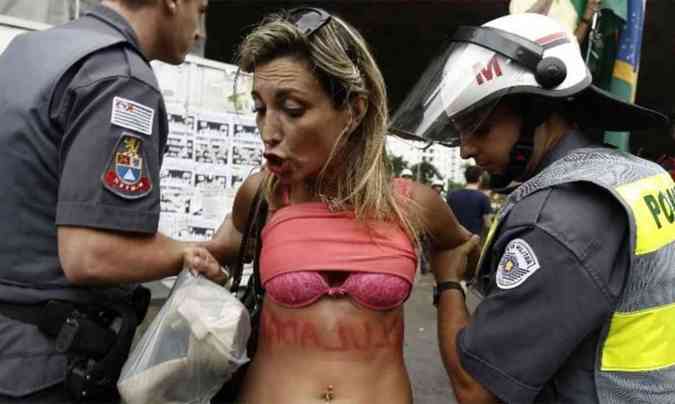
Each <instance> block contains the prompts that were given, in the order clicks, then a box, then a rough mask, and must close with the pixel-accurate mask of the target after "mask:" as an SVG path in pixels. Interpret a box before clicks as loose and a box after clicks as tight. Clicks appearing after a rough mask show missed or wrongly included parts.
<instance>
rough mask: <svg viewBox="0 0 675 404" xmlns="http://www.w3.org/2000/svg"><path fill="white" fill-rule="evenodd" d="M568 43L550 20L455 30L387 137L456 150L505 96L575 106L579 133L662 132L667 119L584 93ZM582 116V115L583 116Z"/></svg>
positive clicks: (517, 17) (521, 19) (596, 92)
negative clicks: (658, 129) (462, 138)
mask: <svg viewBox="0 0 675 404" xmlns="http://www.w3.org/2000/svg"><path fill="white" fill-rule="evenodd" d="M591 82H592V77H591V74H590V72H589V70H588V68H587V67H586V64H585V63H584V60H583V58H582V56H581V52H580V49H579V45H578V43H577V40H576V38H575V37H574V36H573V35H572V33H571V32H569V30H568V29H566V28H565V27H563V26H562V25H560V24H559V23H558V22H557V21H556V20H554V19H552V18H550V17H546V16H543V15H540V14H514V15H508V16H505V17H501V18H498V19H495V20H493V21H490V22H488V23H486V24H484V25H483V26H481V27H460V28H459V29H458V31H457V32H456V33H455V35H454V36H453V37H452V38H451V40H450V44H449V46H448V47H447V48H446V50H445V51H444V52H443V53H442V54H441V55H440V57H438V58H436V59H435V60H434V61H433V62H432V64H431V66H430V67H429V68H428V69H427V71H426V72H425V73H424V75H423V76H422V78H421V79H420V81H419V82H418V84H417V85H416V86H415V88H414V89H413V91H412V92H411V93H410V94H409V96H408V97H407V99H406V100H405V101H404V103H403V104H402V105H401V107H400V108H399V110H398V111H397V112H396V114H395V115H394V117H393V120H392V125H391V127H390V129H391V131H392V132H393V133H394V134H400V135H402V136H404V137H417V138H424V139H426V140H432V141H439V142H442V143H444V144H448V145H457V143H458V142H457V141H458V136H459V132H463V133H467V134H468V133H472V132H473V131H474V130H475V129H477V128H478V126H479V125H480V124H481V122H482V121H483V120H484V119H485V118H487V117H488V116H489V115H490V113H491V112H492V111H493V109H494V107H495V106H496V105H497V103H498V102H499V100H500V99H501V98H502V97H503V96H505V95H509V94H534V95H539V96H542V97H545V98H550V99H566V100H572V99H576V100H581V101H582V102H583V104H584V105H585V107H584V108H578V109H579V110H580V111H585V113H586V114H587V115H588V116H587V117H583V116H582V117H580V119H584V118H588V121H589V122H586V123H587V125H585V126H586V127H595V128H602V129H610V130H627V129H638V128H646V127H653V126H660V125H665V124H666V123H667V119H666V118H665V117H664V116H662V115H660V114H658V113H656V112H654V111H651V110H648V109H645V108H642V107H638V106H636V105H634V104H627V103H625V102H623V101H620V100H618V99H616V98H613V97H612V96H611V95H610V94H608V93H606V92H604V91H602V90H600V89H598V88H597V87H595V86H593V85H591ZM589 108H590V109H589Z"/></svg>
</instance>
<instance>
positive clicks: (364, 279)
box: [214, 8, 471, 404]
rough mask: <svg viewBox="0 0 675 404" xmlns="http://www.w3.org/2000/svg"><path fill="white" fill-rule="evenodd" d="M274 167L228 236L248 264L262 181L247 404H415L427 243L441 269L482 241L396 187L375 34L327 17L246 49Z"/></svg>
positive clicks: (229, 225)
mask: <svg viewBox="0 0 675 404" xmlns="http://www.w3.org/2000/svg"><path fill="white" fill-rule="evenodd" d="M240 67H241V69H242V70H243V71H245V72H250V73H252V74H253V77H254V85H253V91H252V96H253V99H254V101H255V112H256V116H257V125H258V128H259V130H260V135H261V137H262V140H263V142H264V144H265V153H264V156H265V159H266V168H265V170H264V172H262V173H259V174H256V175H253V176H251V177H249V178H248V179H247V180H246V181H245V182H244V184H243V185H242V187H241V188H240V190H239V192H238V194H237V196H236V199H235V203H234V208H233V212H232V218H231V220H227V221H226V222H225V223H224V224H223V226H222V227H221V228H220V229H219V231H218V233H217V235H216V238H215V240H214V242H216V243H219V247H220V250H219V254H218V255H219V257H218V258H219V260H220V261H221V262H222V263H228V262H230V261H231V260H232V258H233V257H234V255H236V252H237V249H238V247H239V241H240V239H241V233H242V230H243V228H244V225H245V224H244V223H245V221H246V218H247V215H248V212H249V210H250V209H251V204H252V200H253V197H254V195H255V193H256V191H257V190H258V188H259V186H260V185H261V184H262V186H263V189H264V197H265V199H266V201H267V203H268V205H269V214H268V217H267V218H266V224H265V227H264V229H263V232H262V237H261V240H262V250H261V257H260V275H261V281H262V284H263V286H264V288H265V298H264V304H263V308H262V314H261V332H260V336H259V340H258V351H257V353H256V355H255V357H254V359H253V362H252V364H251V366H250V368H249V369H248V371H247V376H246V380H245V382H244V386H243V389H242V394H241V397H240V401H241V402H245V403H250V404H258V403H261V404H263V403H277V404H284V403H287V404H303V403H317V402H335V403H388V404H409V403H411V402H412V391H411V387H410V381H409V378H408V373H407V371H406V368H405V365H404V361H403V350H402V348H403V323H404V322H403V307H402V305H403V303H404V302H405V301H406V299H407V298H408V296H409V295H410V291H411V289H412V285H413V281H414V279H415V271H416V267H417V258H418V257H417V252H418V250H419V248H418V247H419V246H418V240H419V238H420V236H421V235H422V234H428V235H430V237H431V239H432V240H433V247H434V249H433V251H434V253H433V255H434V256H433V257H432V258H435V265H443V256H444V253H445V252H447V251H449V250H450V249H452V248H453V247H455V246H457V245H459V244H461V243H463V242H465V241H467V240H469V239H470V238H471V235H470V233H469V232H468V231H466V230H465V229H464V228H462V227H461V226H460V225H459V224H458V222H457V220H456V219H455V217H454V216H453V214H452V212H451V211H450V210H449V208H448V206H447V205H446V204H445V203H444V202H443V200H442V199H441V198H439V197H438V194H437V193H436V192H434V191H433V190H432V189H430V188H428V187H426V186H423V185H420V184H417V183H413V182H411V181H408V180H401V179H397V180H395V181H394V180H392V177H391V175H390V172H389V171H388V168H387V163H386V159H385V134H386V124H387V120H388V112H387V99H386V92H385V86H384V81H383V79H382V75H381V73H380V70H379V69H378V67H377V65H376V63H375V61H374V59H373V56H372V54H371V53H370V51H369V49H368V46H367V45H366V43H365V41H364V40H363V38H362V37H361V35H360V34H359V33H358V32H357V31H356V30H355V29H354V28H353V27H352V26H351V25H349V24H348V23H346V22H345V21H344V20H342V19H340V18H338V17H336V16H334V15H331V14H328V13H327V12H325V11H323V10H320V9H315V8H302V9H295V10H292V11H290V12H288V13H283V14H276V15H272V16H268V17H267V18H265V19H264V20H263V22H262V23H261V24H260V25H259V26H258V27H257V28H255V29H254V30H253V32H252V33H251V34H249V35H248V36H247V37H246V38H245V39H244V41H243V43H242V44H241V46H240Z"/></svg>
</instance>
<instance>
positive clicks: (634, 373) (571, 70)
mask: <svg viewBox="0 0 675 404" xmlns="http://www.w3.org/2000/svg"><path fill="white" fill-rule="evenodd" d="M666 124H667V119H666V118H665V117H664V116H662V115H660V114H658V113H656V112H654V111H651V110H648V109H645V108H641V107H638V106H636V105H631V104H626V103H623V102H621V101H618V100H616V99H614V98H612V97H611V96H610V95H608V94H606V93H604V92H602V91H601V90H599V89H597V88H595V87H594V86H592V85H591V76H590V73H589V71H588V69H587V68H586V66H585V64H584V61H583V60H582V58H581V56H580V52H579V47H578V45H577V42H576V40H575V39H574V37H573V36H572V35H571V34H570V33H569V32H568V31H566V30H565V29H564V28H562V27H561V26H560V25H559V24H558V23H557V22H556V21H555V20H553V19H551V18H549V17H545V16H541V15H535V14H521V15H510V16H505V17H501V18H498V19H496V20H493V21H491V22H488V23H487V24H485V25H483V26H482V27H463V28H460V29H459V30H458V31H457V33H456V34H455V35H454V37H453V38H452V41H451V42H450V45H449V47H448V49H447V51H446V52H445V53H443V54H442V56H441V57H440V58H439V59H437V60H436V62H435V63H434V65H432V66H431V67H430V69H429V70H428V72H427V73H426V74H425V76H423V78H422V80H421V81H420V84H418V86H417V87H416V88H415V89H414V90H413V92H412V94H411V96H410V97H409V98H408V99H407V101H406V102H405V104H404V105H403V107H402V109H401V110H400V111H399V112H398V114H397V115H396V116H395V117H394V123H393V125H394V128H395V129H396V130H402V131H405V132H407V133H408V134H414V135H418V136H424V137H426V138H428V139H433V140H439V141H442V142H444V143H446V144H456V142H457V140H459V143H460V144H461V154H462V157H463V158H473V159H475V160H476V162H477V163H478V164H479V165H480V166H482V167H483V168H485V169H486V170H487V171H489V172H490V174H492V175H493V176H494V175H497V176H499V177H498V178H499V181H498V183H499V184H498V185H501V186H503V185H506V184H510V183H512V182H513V181H518V182H522V184H521V185H520V186H519V187H518V188H516V189H515V190H514V191H513V192H511V194H510V195H509V197H508V199H507V200H506V203H505V205H504V207H503V208H502V209H501V211H500V213H499V214H498V215H497V218H496V220H495V225H493V227H492V229H491V232H490V235H488V237H487V240H486V246H485V248H484V250H483V251H484V252H483V255H482V257H481V262H480V263H479V267H478V271H477V275H476V277H475V278H474V280H473V282H472V285H471V287H470V290H469V292H468V293H467V295H468V296H467V299H466V301H467V303H465V298H464V291H463V290H462V288H461V286H460V285H459V284H458V283H457V282H458V281H459V280H460V279H461V278H462V276H463V275H464V273H465V270H466V267H467V265H466V261H467V260H466V258H467V257H466V254H468V253H469V252H470V251H472V250H473V249H475V248H476V245H477V241H476V240H475V239H474V240H472V241H471V242H467V243H466V244H465V245H463V246H462V247H461V248H458V249H457V250H456V251H454V252H453V253H452V254H448V255H447V256H445V257H444V258H443V259H439V260H437V261H436V262H434V263H433V270H434V272H435V276H436V280H437V282H438V289H439V291H440V292H439V293H440V302H439V307H438V328H439V340H440V341H439V342H440V347H441V353H442V357H443V361H444V363H445V366H446V369H447V371H448V374H449V376H450V380H451V383H452V385H453V388H454V391H455V394H456V395H457V398H458V401H459V402H461V403H472V404H475V403H496V402H504V403H519V404H522V403H531V402H544V403H603V404H604V403H638V402H639V403H664V404H665V403H673V402H675V338H673V336H674V335H675V329H674V328H673V324H675V321H674V320H675V317H674V316H675V314H674V313H675V312H674V311H673V307H675V292H673V291H674V290H675V186H674V185H673V181H672V179H671V178H670V177H669V176H668V174H667V173H665V172H664V170H663V169H661V168H660V167H659V166H658V165H656V164H654V163H652V162H649V161H646V160H643V159H640V158H637V157H635V156H632V155H630V154H627V153H623V152H620V151H617V150H615V149H612V148H609V147H606V146H603V145H602V144H600V143H599V142H598V141H597V140H598V139H601V138H600V136H598V134H595V133H594V128H600V129H609V130H631V129H639V128H647V127H665V126H666ZM595 132H599V131H595ZM481 299H482V300H481ZM474 302H475V303H477V308H476V309H475V311H474V312H472V314H471V315H469V311H471V310H472V309H471V307H469V308H467V306H472V303H474Z"/></svg>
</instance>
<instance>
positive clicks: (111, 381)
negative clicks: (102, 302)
mask: <svg viewBox="0 0 675 404" xmlns="http://www.w3.org/2000/svg"><path fill="white" fill-rule="evenodd" d="M139 291H140V293H137V294H136V295H138V296H136V295H135V296H134V299H133V303H123V302H111V303H110V307H103V306H99V305H83V304H75V303H72V302H65V301H60V300H50V301H49V302H47V303H45V304H34V305H24V304H12V303H2V302H0V314H3V315H5V316H6V317H8V318H11V319H14V320H17V321H20V322H23V323H28V324H33V325H36V326H37V327H38V328H39V329H40V331H41V332H42V333H43V334H45V335H46V336H48V337H50V338H52V339H55V345H56V350H57V351H58V352H62V353H65V354H66V356H67V359H68V364H67V368H66V375H65V381H64V385H65V387H66V389H67V390H68V392H69V393H70V395H71V396H72V398H73V399H75V400H76V401H85V400H92V399H93V400H96V399H100V398H109V397H111V396H112V395H116V394H117V389H116V383H117V379H118V377H119V374H120V371H121V370H122V366H123V365H124V362H125V361H126V359H127V356H128V355H129V350H130V348H131V342H132V340H133V337H134V333H135V331H136V326H137V325H138V324H139V323H140V321H142V319H143V316H145V311H146V310H147V305H148V303H149V301H150V299H149V296H150V294H149V290H147V289H146V288H139ZM136 297H139V298H136ZM139 314H140V315H139Z"/></svg>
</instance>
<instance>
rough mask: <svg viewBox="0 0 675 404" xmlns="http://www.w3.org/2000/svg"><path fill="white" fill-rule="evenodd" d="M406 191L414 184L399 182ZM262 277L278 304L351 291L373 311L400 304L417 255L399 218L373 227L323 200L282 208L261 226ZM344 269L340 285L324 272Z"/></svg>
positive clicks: (291, 304) (412, 276) (302, 302)
mask: <svg viewBox="0 0 675 404" xmlns="http://www.w3.org/2000/svg"><path fill="white" fill-rule="evenodd" d="M395 185H396V187H397V189H398V190H399V192H400V191H403V192H401V193H403V194H404V195H406V196H407V195H408V194H409V192H406V191H408V189H409V186H410V183H409V182H407V181H405V182H404V181H400V182H398V181H397V182H396V183H395ZM261 237H262V250H261V253H260V268H261V273H260V276H261V281H262V283H263V286H264V287H265V290H266V292H267V295H268V297H269V298H270V299H272V301H274V302H275V303H277V304H280V305H283V306H287V307H304V306H307V305H310V304H312V303H314V302H315V301H317V300H318V299H319V298H321V297H322V296H324V295H329V296H340V295H349V296H350V297H351V298H353V299H354V300H355V301H356V302H357V303H359V304H361V305H363V306H365V307H368V308H371V309H375V310H388V309H391V308H394V307H397V306H399V305H400V304H402V303H403V302H404V301H405V300H406V299H407V298H408V296H409V295H410V290H411V287H412V283H413V281H414V279H415V270H416V266H417V256H416V253H415V249H414V247H413V244H412V242H411V241H410V239H409V237H408V236H407V234H406V233H405V231H404V230H403V229H402V228H401V227H400V226H399V225H398V224H395V223H376V224H374V225H373V227H372V230H370V231H369V230H368V229H367V228H366V227H365V226H364V225H362V224H360V223H357V222H356V220H355V218H354V214H353V213H352V212H331V211H330V210H329V209H328V206H327V205H326V204H325V203H323V202H305V203H300V204H295V205H289V206H285V207H282V208H280V209H278V210H277V211H276V212H275V213H274V214H273V215H272V217H271V218H270V221H269V222H268V223H267V224H266V225H265V228H264V229H263V231H262V235H261ZM326 271H346V272H350V274H349V275H348V276H347V277H346V279H345V281H344V282H343V283H342V284H341V285H329V283H328V281H327V280H326V278H325V277H324V276H323V275H322V274H321V272H326Z"/></svg>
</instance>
